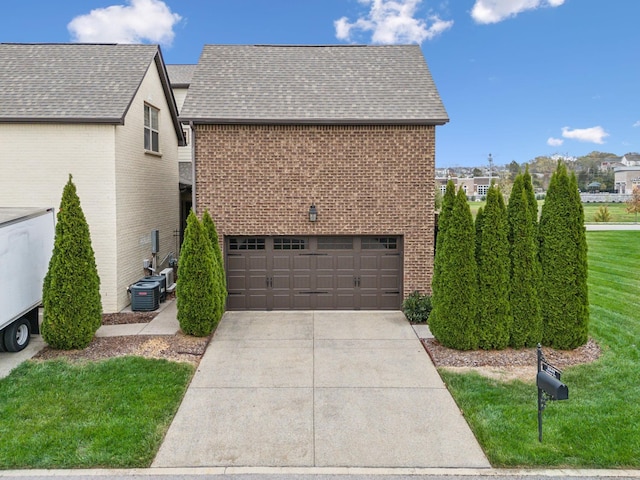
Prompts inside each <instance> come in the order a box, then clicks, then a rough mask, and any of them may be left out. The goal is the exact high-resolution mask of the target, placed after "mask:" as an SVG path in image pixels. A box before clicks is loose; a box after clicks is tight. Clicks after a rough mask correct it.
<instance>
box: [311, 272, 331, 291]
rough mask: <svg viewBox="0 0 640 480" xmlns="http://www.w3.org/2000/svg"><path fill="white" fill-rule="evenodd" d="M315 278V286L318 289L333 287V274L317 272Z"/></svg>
mask: <svg viewBox="0 0 640 480" xmlns="http://www.w3.org/2000/svg"><path fill="white" fill-rule="evenodd" d="M315 280H316V282H315V288H316V289H318V290H327V289H330V290H333V289H334V288H335V283H334V275H333V274H318V275H317V276H316V277H315Z"/></svg>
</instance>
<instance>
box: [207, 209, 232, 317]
mask: <svg viewBox="0 0 640 480" xmlns="http://www.w3.org/2000/svg"><path fill="white" fill-rule="evenodd" d="M202 226H203V227H204V230H205V232H206V233H207V237H208V238H209V241H210V242H211V248H212V249H213V259H214V260H215V263H214V272H213V273H214V277H215V281H216V306H217V307H218V310H217V311H218V319H217V320H219V319H220V318H222V314H223V313H224V309H225V306H226V302H227V279H226V276H225V273H224V260H223V259H222V251H221V250H220V243H219V242H218V232H217V231H216V225H215V223H213V218H211V214H209V211H208V210H205V212H204V215H203V216H202Z"/></svg>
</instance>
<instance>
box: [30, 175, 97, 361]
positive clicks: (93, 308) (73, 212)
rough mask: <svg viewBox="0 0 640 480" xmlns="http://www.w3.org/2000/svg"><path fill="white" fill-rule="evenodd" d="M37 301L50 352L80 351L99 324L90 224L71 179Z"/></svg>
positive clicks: (63, 193) (64, 197) (64, 191)
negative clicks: (38, 300)
mask: <svg viewBox="0 0 640 480" xmlns="http://www.w3.org/2000/svg"><path fill="white" fill-rule="evenodd" d="M42 303H43V307H44V308H43V320H42V327H41V333H42V338H43V340H44V341H45V342H47V343H48V344H49V346H51V347H52V348H56V349H61V350H72V349H82V348H85V347H86V346H87V345H89V343H90V342H91V340H92V339H93V337H94V336H95V333H96V331H97V330H98V328H100V325H101V324H102V300H101V298H100V277H99V276H98V268H97V266H96V261H95V254H94V252H93V247H92V246H91V236H90V234H89V225H88V224H87V220H86V218H85V216H84V212H83V211H82V207H81V205H80V198H79V197H78V194H77V192H76V186H75V184H74V183H73V177H72V176H71V175H69V180H68V182H67V184H66V185H65V187H64V190H63V192H62V199H61V201H60V209H59V210H58V214H57V222H56V228H55V240H54V247H53V253H52V256H51V260H50V261H49V269H48V271H47V275H46V276H45V279H44V286H43V291H42Z"/></svg>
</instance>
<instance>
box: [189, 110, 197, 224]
mask: <svg viewBox="0 0 640 480" xmlns="http://www.w3.org/2000/svg"><path fill="white" fill-rule="evenodd" d="M189 127H190V128H191V210H193V211H194V212H195V211H196V130H195V128H194V125H193V121H191V122H189Z"/></svg>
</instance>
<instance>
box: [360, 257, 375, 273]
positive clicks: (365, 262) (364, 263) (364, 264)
mask: <svg viewBox="0 0 640 480" xmlns="http://www.w3.org/2000/svg"><path fill="white" fill-rule="evenodd" d="M379 261H380V257H379V256H371V255H362V257H360V270H378V268H379V267H378V263H379Z"/></svg>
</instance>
